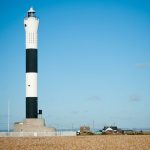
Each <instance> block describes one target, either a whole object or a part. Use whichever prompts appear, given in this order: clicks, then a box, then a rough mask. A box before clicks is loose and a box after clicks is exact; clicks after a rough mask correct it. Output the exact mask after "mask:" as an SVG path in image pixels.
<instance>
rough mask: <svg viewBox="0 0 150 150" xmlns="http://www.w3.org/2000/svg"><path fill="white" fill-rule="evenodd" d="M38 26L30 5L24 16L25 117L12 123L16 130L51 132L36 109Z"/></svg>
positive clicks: (53, 129)
mask: <svg viewBox="0 0 150 150" xmlns="http://www.w3.org/2000/svg"><path fill="white" fill-rule="evenodd" d="M38 26H39V19H38V18H37V17H36V12H35V10H34V9H33V8H32V7H31V8H30V9H29V11H28V12H27V15H26V17H25V18H24V28H25V38H26V39H25V47H26V50H25V51H26V83H25V85H26V118H25V119H24V120H23V121H22V122H15V123H14V131H16V132H31V133H32V132H52V134H54V135H55V131H56V129H55V128H53V127H49V128H48V127H46V124H45V119H44V118H43V117H42V110H39V111H38V95H37V81H38V80H37V73H38V34H37V33H38Z"/></svg>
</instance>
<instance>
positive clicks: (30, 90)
mask: <svg viewBox="0 0 150 150" xmlns="http://www.w3.org/2000/svg"><path fill="white" fill-rule="evenodd" d="M26 97H37V73H26Z"/></svg>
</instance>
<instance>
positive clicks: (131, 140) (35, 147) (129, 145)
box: [0, 135, 150, 150]
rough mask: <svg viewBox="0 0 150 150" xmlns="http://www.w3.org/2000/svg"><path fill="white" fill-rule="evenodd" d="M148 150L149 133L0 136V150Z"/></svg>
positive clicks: (149, 148)
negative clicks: (39, 136) (29, 136)
mask: <svg viewBox="0 0 150 150" xmlns="http://www.w3.org/2000/svg"><path fill="white" fill-rule="evenodd" d="M26 149H27V150H150V135H107V136H104V135H102V136H79V137H45V138H43V137H41V138H0V150H26Z"/></svg>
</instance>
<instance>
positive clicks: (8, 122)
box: [7, 101, 10, 132]
mask: <svg viewBox="0 0 150 150" xmlns="http://www.w3.org/2000/svg"><path fill="white" fill-rule="evenodd" d="M7 107H8V110H7V111H8V112H7V113H8V117H7V119H8V120H7V131H8V132H9V131H10V130H9V129H10V127H9V124H10V118H9V117H10V110H9V109H10V108H9V107H10V106H9V101H8V106H7Z"/></svg>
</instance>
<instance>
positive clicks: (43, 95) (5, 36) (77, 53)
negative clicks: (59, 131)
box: [0, 0, 150, 129]
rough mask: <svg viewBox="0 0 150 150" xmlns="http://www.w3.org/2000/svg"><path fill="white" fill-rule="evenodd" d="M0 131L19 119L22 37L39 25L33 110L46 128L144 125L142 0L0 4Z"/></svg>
mask: <svg viewBox="0 0 150 150" xmlns="http://www.w3.org/2000/svg"><path fill="white" fill-rule="evenodd" d="M0 2H1V5H0V18H1V20H0V52H1V54H0V68H1V74H0V83H1V84H0V129H3V128H6V127H7V126H6V124H7V102H8V101H10V121H11V127H13V122H15V121H22V120H23V119H24V118H25V32H24V26H23V19H24V16H25V15H26V12H27V10H28V9H29V7H30V6H33V7H34V9H35V10H36V11H37V16H38V17H39V18H40V26H39V32H38V34H39V42H38V52H39V57H38V59H39V62H38V63H39V69H38V70H39V73H38V79H39V80H38V98H39V108H40V109H43V117H44V118H45V119H46V123H47V125H48V126H55V127H57V128H72V125H73V127H74V128H76V127H77V128H78V127H79V126H80V125H89V126H91V127H92V123H93V120H94V123H95V127H96V128H102V127H103V126H104V125H111V124H114V123H115V124H116V125H118V126H119V127H123V128H124V127H127V128H134V127H135V128H148V127H150V111H149V106H150V19H149V18H150V1H149V0H46V1H43V0H21V1H18V0H13V1H10V0H5V1H2V0H1V1H0Z"/></svg>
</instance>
